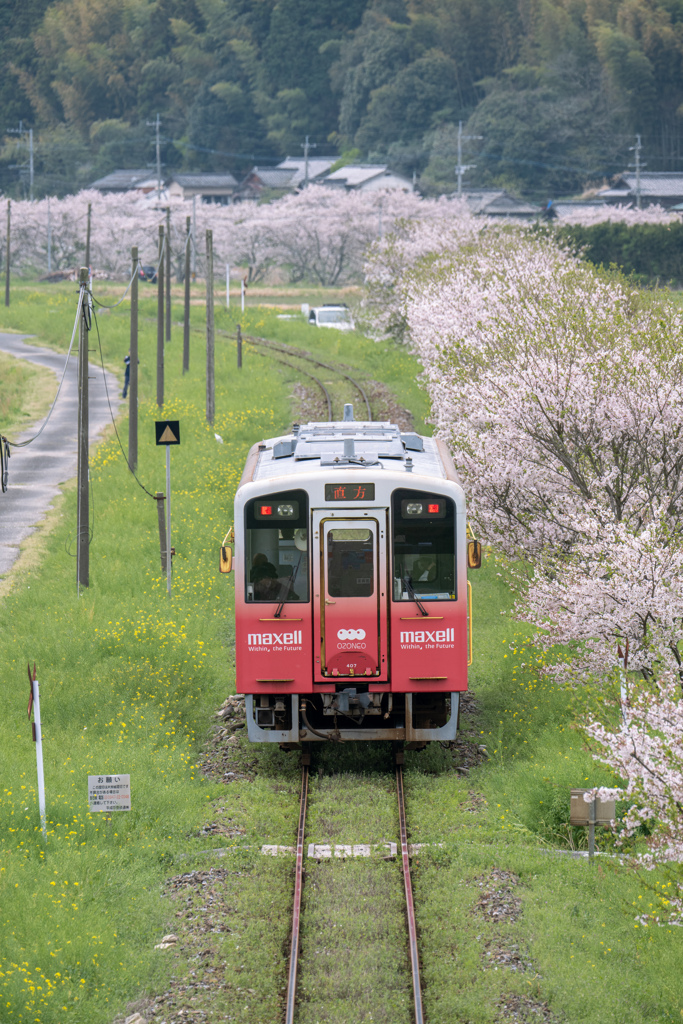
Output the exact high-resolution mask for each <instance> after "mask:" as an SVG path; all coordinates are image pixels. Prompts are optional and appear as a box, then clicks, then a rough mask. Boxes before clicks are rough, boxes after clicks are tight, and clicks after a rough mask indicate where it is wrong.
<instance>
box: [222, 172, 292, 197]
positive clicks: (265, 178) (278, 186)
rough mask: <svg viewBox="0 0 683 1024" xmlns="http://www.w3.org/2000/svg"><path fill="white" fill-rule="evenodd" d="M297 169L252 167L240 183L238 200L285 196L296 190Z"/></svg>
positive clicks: (237, 192)
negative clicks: (265, 196) (265, 195)
mask: <svg viewBox="0 0 683 1024" xmlns="http://www.w3.org/2000/svg"><path fill="white" fill-rule="evenodd" d="M296 180H297V169H296V168H295V167H252V169H251V170H250V171H249V173H248V174H247V175H246V176H245V178H244V179H243V180H242V181H241V182H240V184H239V188H238V189H237V191H236V193H235V199H236V200H247V199H261V198H262V196H263V195H264V194H268V195H273V196H277V195H278V194H281V195H284V194H285V192H291V191H292V190H293V189H294V188H296V184H295V182H296Z"/></svg>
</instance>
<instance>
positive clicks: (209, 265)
mask: <svg viewBox="0 0 683 1024" xmlns="http://www.w3.org/2000/svg"><path fill="white" fill-rule="evenodd" d="M215 406H216V393H215V383H214V324H213V232H212V231H207V232H206V419H207V421H208V422H209V423H213V421H214V416H215V411H216V409H215Z"/></svg>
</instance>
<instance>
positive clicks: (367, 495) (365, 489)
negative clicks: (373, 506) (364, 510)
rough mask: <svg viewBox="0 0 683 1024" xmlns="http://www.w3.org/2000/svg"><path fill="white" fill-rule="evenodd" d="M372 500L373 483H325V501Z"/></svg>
mask: <svg viewBox="0 0 683 1024" xmlns="http://www.w3.org/2000/svg"><path fill="white" fill-rule="evenodd" d="M374 500H375V485H374V484H325V501H374Z"/></svg>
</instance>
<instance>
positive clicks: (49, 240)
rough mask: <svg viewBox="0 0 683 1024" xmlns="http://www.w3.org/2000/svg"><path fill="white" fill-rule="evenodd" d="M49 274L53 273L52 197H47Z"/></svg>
mask: <svg viewBox="0 0 683 1024" xmlns="http://www.w3.org/2000/svg"><path fill="white" fill-rule="evenodd" d="M47 272H48V274H51V273H52V220H51V219H50V197H49V196H48V197H47Z"/></svg>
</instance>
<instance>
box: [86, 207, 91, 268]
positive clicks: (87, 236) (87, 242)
mask: <svg viewBox="0 0 683 1024" xmlns="http://www.w3.org/2000/svg"><path fill="white" fill-rule="evenodd" d="M91 220H92V203H88V224H87V227H86V231H85V265H86V267H88V268H90V224H91Z"/></svg>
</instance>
